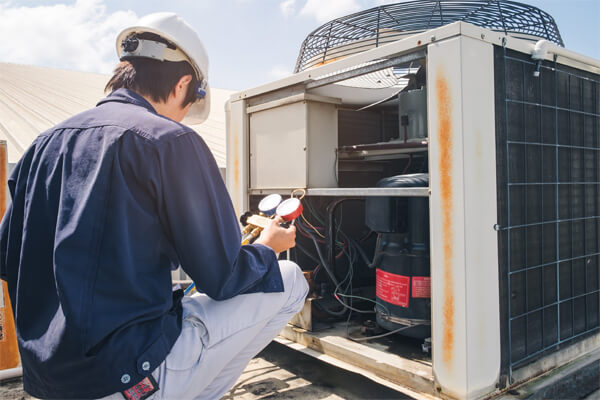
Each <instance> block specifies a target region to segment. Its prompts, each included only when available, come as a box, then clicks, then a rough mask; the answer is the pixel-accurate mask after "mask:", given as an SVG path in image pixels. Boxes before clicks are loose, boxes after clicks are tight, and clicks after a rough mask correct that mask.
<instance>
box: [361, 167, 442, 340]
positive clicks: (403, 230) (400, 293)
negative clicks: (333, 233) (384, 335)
mask: <svg viewBox="0 0 600 400" xmlns="http://www.w3.org/2000/svg"><path fill="white" fill-rule="evenodd" d="M428 186H429V175H428V174H410V175H397V176H392V177H389V178H384V179H381V180H380V181H379V182H377V187H395V188H398V187H428ZM365 218H366V225H367V226H368V227H369V228H371V229H372V230H373V231H375V232H377V244H376V248H375V254H374V256H373V262H372V263H371V265H370V267H371V268H375V269H376V296H377V305H376V312H377V323H378V324H379V325H380V326H381V327H382V328H384V329H387V330H390V331H391V330H397V329H401V328H403V329H401V331H400V333H401V334H403V335H405V336H410V337H415V338H423V339H424V338H427V337H429V336H431V274H430V267H429V198H427V197H370V198H367V201H366V213H365Z"/></svg>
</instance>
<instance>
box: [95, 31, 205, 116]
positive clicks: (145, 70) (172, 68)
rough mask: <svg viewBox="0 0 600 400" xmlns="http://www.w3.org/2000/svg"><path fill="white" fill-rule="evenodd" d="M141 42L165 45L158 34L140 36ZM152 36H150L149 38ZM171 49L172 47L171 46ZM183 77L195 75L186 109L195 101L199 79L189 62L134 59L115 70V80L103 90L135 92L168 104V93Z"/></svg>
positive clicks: (185, 101)
mask: <svg viewBox="0 0 600 400" xmlns="http://www.w3.org/2000/svg"><path fill="white" fill-rule="evenodd" d="M137 36H138V38H140V39H150V40H156V41H161V42H165V43H166V41H164V40H162V38H160V37H158V36H157V35H152V34H148V33H144V34H140V35H137ZM146 36H149V37H146ZM168 45H169V46H172V44H170V43H168ZM184 75H192V80H191V82H190V84H189V85H188V90H187V94H186V97H185V100H184V106H185V105H187V104H189V103H193V102H194V101H196V86H197V85H198V79H197V78H196V73H195V72H194V69H193V68H192V66H191V65H190V64H189V63H188V62H187V61H177V62H172V61H159V60H153V59H151V58H131V59H129V60H126V61H121V62H120V63H119V65H117V67H116V68H115V70H114V72H113V76H112V78H110V80H109V81H108V83H107V84H106V87H105V88H104V91H106V92H107V91H113V90H117V89H121V88H124V89H131V90H135V91H136V92H138V93H139V94H141V95H143V96H148V97H150V98H151V99H152V100H153V101H156V102H160V101H163V102H164V101H167V99H168V98H169V94H171V92H172V91H173V88H174V87H175V85H176V84H177V82H178V81H179V79H181V77H182V76H184Z"/></svg>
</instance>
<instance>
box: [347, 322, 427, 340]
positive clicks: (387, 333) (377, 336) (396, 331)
mask: <svg viewBox="0 0 600 400" xmlns="http://www.w3.org/2000/svg"><path fill="white" fill-rule="evenodd" d="M414 326H417V325H407V326H403V327H402V328H398V329H394V330H393V331H389V332H386V333H382V334H381V335H375V336H366V337H361V338H356V337H353V336H351V335H350V334H348V333H346V337H347V338H348V339H350V340H352V341H355V342H364V341H366V340H373V339H380V338H382V337H386V336H390V335H393V334H394V333H398V332H402V331H403V330H406V329H408V328H412V327H414Z"/></svg>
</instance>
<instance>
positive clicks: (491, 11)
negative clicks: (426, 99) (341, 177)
mask: <svg viewBox="0 0 600 400" xmlns="http://www.w3.org/2000/svg"><path fill="white" fill-rule="evenodd" d="M456 21H464V22H468V23H471V24H474V25H477V26H481V27H485V28H488V29H492V30H495V31H500V32H504V33H506V34H509V35H513V36H520V37H525V38H527V37H529V38H531V37H535V38H545V39H548V40H550V41H552V42H554V43H556V44H559V45H561V46H562V45H563V41H562V38H561V36H560V32H559V31H558V27H557V26H556V23H555V22H554V19H553V18H552V17H551V16H550V15H549V14H548V13H546V12H544V11H542V10H540V9H538V8H536V7H532V6H529V5H526V4H521V3H517V2H514V1H504V0H463V1H452V0H436V1H429V0H421V1H409V2H404V3H399V4H389V5H384V6H380V7H375V8H371V9H369V10H365V11H361V12H358V13H355V14H351V15H348V16H345V17H341V18H337V19H335V20H333V21H330V22H328V23H326V24H325V25H322V26H321V27H319V28H317V29H316V30H315V31H313V32H312V33H310V34H309V35H308V37H307V38H306V39H305V40H304V42H303V43H302V47H301V48H300V55H299V56H298V60H297V62H296V68H295V72H300V71H304V70H306V69H308V68H311V67H314V66H317V65H320V64H324V63H327V62H331V61H334V60H335V59H337V58H339V57H342V56H348V55H351V54H356V53H360V52H362V51H365V50H368V49H370V48H373V47H378V46H380V45H382V44H386V43H390V42H393V41H396V40H398V39H401V38H402V37H403V36H407V35H412V34H415V33H418V32H424V31H426V30H428V29H433V28H437V27H440V26H442V25H447V24H449V23H452V22H456Z"/></svg>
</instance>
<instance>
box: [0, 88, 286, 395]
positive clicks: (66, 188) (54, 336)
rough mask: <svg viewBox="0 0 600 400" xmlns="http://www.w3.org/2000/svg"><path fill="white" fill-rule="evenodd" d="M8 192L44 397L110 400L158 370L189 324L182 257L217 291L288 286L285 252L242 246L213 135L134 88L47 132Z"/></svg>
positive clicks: (19, 288)
mask: <svg viewBox="0 0 600 400" xmlns="http://www.w3.org/2000/svg"><path fill="white" fill-rule="evenodd" d="M9 188H10V191H11V195H12V199H13V201H12V204H11V205H10V207H9V209H8V211H7V213H6V215H5V216H4V219H3V220H2V225H1V227H0V276H1V277H2V279H4V280H6V281H7V282H8V289H9V293H10V299H11V301H12V304H13V306H14V314H15V320H16V326H17V337H18V341H19V348H20V352H21V359H22V364H23V381H24V388H25V390H26V391H27V392H28V393H30V394H31V395H33V396H35V397H41V398H97V397H102V396H106V395H109V394H111V393H115V392H118V391H122V390H125V389H127V388H129V387H131V386H133V385H134V384H136V383H138V382H139V381H141V380H142V379H143V378H144V377H145V376H148V375H149V374H150V373H151V372H152V371H153V370H154V369H155V368H156V367H158V365H159V364H160V363H161V362H162V361H163V360H164V359H165V358H166V356H167V354H168V353H169V351H170V349H171V347H172V346H173V344H174V343H175V340H176V339H177V337H178V335H179V333H180V331H181V323H182V321H181V314H182V307H181V297H182V292H181V290H177V291H175V292H173V291H172V286H171V267H173V266H177V265H181V266H182V267H183V269H184V271H185V272H186V273H187V274H189V276H190V277H191V278H192V279H193V280H194V282H195V283H196V285H197V287H198V290H199V291H201V292H204V293H206V294H207V295H209V296H210V297H211V298H213V299H216V300H222V299H228V298H231V297H233V296H236V295H238V294H240V293H251V292H258V291H262V292H280V291H283V281H282V279H281V273H280V271H279V268H278V264H277V259H276V257H275V253H274V252H273V250H271V249H270V248H268V247H266V246H262V245H248V246H241V245H240V243H241V239H240V236H241V234H240V231H239V226H238V223H237V220H236V216H235V213H234V210H233V207H232V204H231V200H230V198H229V196H228V193H227V191H226V188H225V185H224V184H223V180H222V178H221V176H220V173H219V170H218V168H217V164H216V162H215V160H214V158H213V156H212V155H211V153H210V151H209V149H208V147H207V146H206V144H205V143H204V141H203V140H202V139H201V138H200V136H198V134H196V133H195V132H194V131H193V130H191V129H190V128H188V127H186V126H185V125H182V124H179V123H176V122H174V121H172V120H170V119H168V118H165V117H162V116H160V115H158V114H157V113H156V111H155V110H154V109H153V107H152V106H151V105H150V104H149V103H148V102H147V101H145V100H144V99H143V98H142V97H141V96H139V95H138V94H136V93H135V92H133V91H130V90H125V89H119V90H116V91H115V92H113V93H112V94H110V95H109V96H108V97H107V98H105V99H104V100H102V101H100V103H98V105H97V107H95V108H94V109H92V110H89V111H86V112H84V113H82V114H79V115H77V116H75V117H73V118H71V119H69V120H67V121H65V122H63V123H61V124H59V125H58V126H56V127H54V128H52V129H50V130H49V131H47V132H45V133H43V134H41V135H40V136H39V137H38V138H37V139H36V140H35V141H34V143H33V144H32V146H31V147H30V148H29V149H28V150H27V152H26V153H25V154H24V156H23V158H22V159H21V160H20V161H19V163H18V164H17V165H16V167H15V170H14V171H13V173H12V175H11V177H10V179H9Z"/></svg>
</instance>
